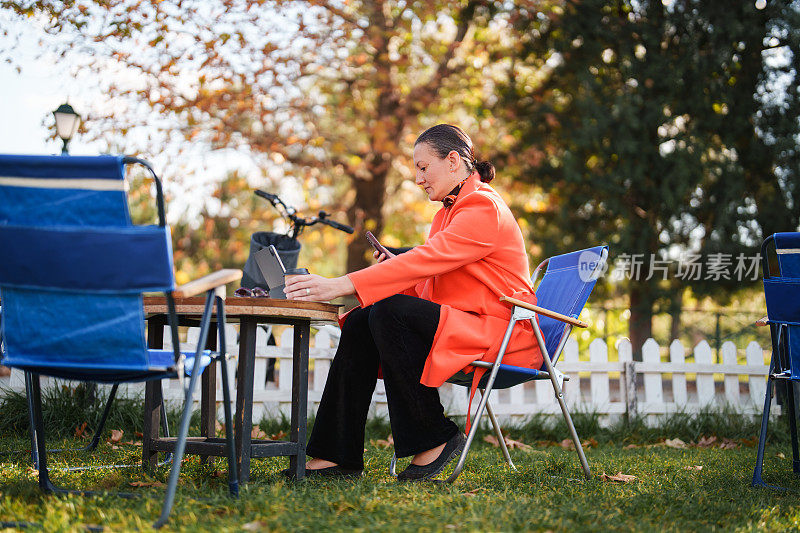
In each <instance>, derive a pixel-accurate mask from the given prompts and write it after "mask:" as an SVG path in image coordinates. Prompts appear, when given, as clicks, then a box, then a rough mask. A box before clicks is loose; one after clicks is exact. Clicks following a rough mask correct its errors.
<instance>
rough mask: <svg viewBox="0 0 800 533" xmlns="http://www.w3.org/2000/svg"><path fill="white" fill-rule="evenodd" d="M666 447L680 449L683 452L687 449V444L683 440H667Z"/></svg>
mask: <svg viewBox="0 0 800 533" xmlns="http://www.w3.org/2000/svg"><path fill="white" fill-rule="evenodd" d="M664 445H665V446H667V447H668V448H678V449H681V450H682V449H684V448H686V443H685V442H683V441H682V440H681V439H667V440H665V441H664Z"/></svg>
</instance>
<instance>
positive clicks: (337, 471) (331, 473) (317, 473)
mask: <svg viewBox="0 0 800 533" xmlns="http://www.w3.org/2000/svg"><path fill="white" fill-rule="evenodd" d="M363 474H364V470H355V469H352V468H343V467H341V466H339V465H336V466H329V467H327V468H317V469H313V470H312V469H310V468H306V477H307V478H331V479H333V478H343V479H356V478H360V477H361V476H362V475H363ZM281 475H283V476H284V477H287V478H289V479H292V480H293V479H295V475H294V472H293V471H291V470H290V469H289V468H287V469H286V470H281Z"/></svg>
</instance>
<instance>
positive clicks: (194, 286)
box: [172, 268, 242, 298]
mask: <svg viewBox="0 0 800 533" xmlns="http://www.w3.org/2000/svg"><path fill="white" fill-rule="evenodd" d="M240 279H242V271H241V270H238V269H233V268H226V269H224V270H218V271H216V272H212V273H211V274H208V275H207V276H203V277H202V278H198V279H195V280H192V281H190V282H189V283H186V284H184V285H181V286H180V287H178V288H177V289H175V290H174V291H172V295H173V296H175V297H176V298H188V297H190V296H195V295H197V294H200V293H201V292H206V291H208V290H211V289H216V288H217V287H222V286H223V285H227V284H228V283H233V282H234V281H239V280H240Z"/></svg>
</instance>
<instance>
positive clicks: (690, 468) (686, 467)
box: [683, 465, 703, 470]
mask: <svg viewBox="0 0 800 533" xmlns="http://www.w3.org/2000/svg"><path fill="white" fill-rule="evenodd" d="M683 469H684V470H702V469H703V467H702V466H700V465H692V466H684V467H683Z"/></svg>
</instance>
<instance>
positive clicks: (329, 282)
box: [283, 274, 356, 302]
mask: <svg viewBox="0 0 800 533" xmlns="http://www.w3.org/2000/svg"><path fill="white" fill-rule="evenodd" d="M283 292H284V293H285V294H286V298H287V299H288V300H299V301H301V302H328V301H330V300H333V299H336V298H339V297H340V296H347V295H348V294H353V293H355V292H356V288H355V287H354V286H353V282H352V281H350V278H348V277H347V276H342V277H339V278H324V277H322V276H318V275H316V274H304V275H302V276H292V278H291V279H289V280H287V281H286V287H284V289H283Z"/></svg>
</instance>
